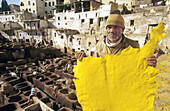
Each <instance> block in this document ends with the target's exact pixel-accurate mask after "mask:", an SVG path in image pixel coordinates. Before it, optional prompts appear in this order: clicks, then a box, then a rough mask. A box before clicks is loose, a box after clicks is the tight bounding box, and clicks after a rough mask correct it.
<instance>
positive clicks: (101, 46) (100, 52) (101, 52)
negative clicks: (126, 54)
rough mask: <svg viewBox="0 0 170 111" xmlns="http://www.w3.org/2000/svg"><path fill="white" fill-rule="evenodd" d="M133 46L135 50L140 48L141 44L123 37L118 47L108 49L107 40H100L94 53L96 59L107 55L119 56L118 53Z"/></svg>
mask: <svg viewBox="0 0 170 111" xmlns="http://www.w3.org/2000/svg"><path fill="white" fill-rule="evenodd" d="M129 45H130V46H131V47H133V48H139V44H138V42H136V41H134V40H131V39H128V38H126V37H124V35H123V39H122V41H121V43H120V44H119V45H118V46H116V47H112V48H111V47H108V46H107V45H106V44H105V39H101V40H99V42H98V43H97V45H96V47H95V52H94V55H93V56H94V57H103V56H105V55H106V54H109V55H112V54H113V55H114V54H117V53H118V52H121V51H122V50H123V49H125V48H127V47H128V46H129Z"/></svg>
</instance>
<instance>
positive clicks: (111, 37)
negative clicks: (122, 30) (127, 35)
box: [107, 33, 121, 43]
mask: <svg viewBox="0 0 170 111" xmlns="http://www.w3.org/2000/svg"><path fill="white" fill-rule="evenodd" d="M107 38H108V39H109V41H110V42H111V43H115V42H117V41H118V40H119V39H120V38H121V36H120V35H119V34H117V33H109V34H108V36H107Z"/></svg>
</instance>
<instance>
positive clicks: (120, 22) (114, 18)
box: [106, 14, 125, 28]
mask: <svg viewBox="0 0 170 111" xmlns="http://www.w3.org/2000/svg"><path fill="white" fill-rule="evenodd" d="M108 25H117V26H120V27H122V28H125V25H124V19H123V17H122V16H121V15H120V14H110V15H109V16H108V18H107V21H106V26H108Z"/></svg>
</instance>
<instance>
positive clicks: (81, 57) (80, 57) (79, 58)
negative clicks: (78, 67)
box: [75, 51, 86, 61]
mask: <svg viewBox="0 0 170 111" xmlns="http://www.w3.org/2000/svg"><path fill="white" fill-rule="evenodd" d="M83 57H86V54H85V52H84V51H80V52H78V53H76V54H75V58H76V59H78V60H79V61H82V60H83Z"/></svg>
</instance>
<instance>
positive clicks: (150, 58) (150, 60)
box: [146, 56, 157, 67]
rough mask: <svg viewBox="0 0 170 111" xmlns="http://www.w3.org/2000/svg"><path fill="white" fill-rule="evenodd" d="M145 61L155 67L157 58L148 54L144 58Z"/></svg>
mask: <svg viewBox="0 0 170 111" xmlns="http://www.w3.org/2000/svg"><path fill="white" fill-rule="evenodd" d="M146 62H147V63H148V65H150V66H153V67H156V63H157V60H156V57H155V56H148V57H147V58H146Z"/></svg>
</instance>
